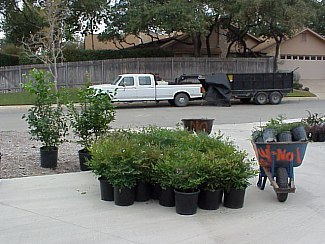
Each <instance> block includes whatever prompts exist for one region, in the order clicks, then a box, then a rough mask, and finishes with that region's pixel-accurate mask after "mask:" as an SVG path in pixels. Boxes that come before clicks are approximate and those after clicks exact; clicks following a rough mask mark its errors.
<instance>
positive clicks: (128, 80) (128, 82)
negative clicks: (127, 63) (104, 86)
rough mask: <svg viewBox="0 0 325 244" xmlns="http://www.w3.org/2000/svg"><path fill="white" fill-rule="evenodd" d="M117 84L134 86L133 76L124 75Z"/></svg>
mask: <svg viewBox="0 0 325 244" xmlns="http://www.w3.org/2000/svg"><path fill="white" fill-rule="evenodd" d="M119 86H134V79H133V77H124V78H123V79H122V80H121V82H120V84H119Z"/></svg>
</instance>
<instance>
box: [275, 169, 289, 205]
mask: <svg viewBox="0 0 325 244" xmlns="http://www.w3.org/2000/svg"><path fill="white" fill-rule="evenodd" d="M276 183H277V184H278V186H279V188H288V171H287V169H286V168H281V167H280V168H278V169H277V171H276ZM276 195H277V198H278V201H279V202H285V201H286V200H287V198H288V193H277V194H276Z"/></svg>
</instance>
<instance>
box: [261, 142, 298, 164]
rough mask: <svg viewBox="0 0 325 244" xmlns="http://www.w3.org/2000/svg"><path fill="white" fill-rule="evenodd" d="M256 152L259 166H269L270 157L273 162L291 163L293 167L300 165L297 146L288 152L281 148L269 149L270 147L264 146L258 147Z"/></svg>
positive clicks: (270, 162)
mask: <svg viewBox="0 0 325 244" xmlns="http://www.w3.org/2000/svg"><path fill="white" fill-rule="evenodd" d="M257 152H258V158H259V163H260V165H261V166H271V164H272V156H274V160H275V162H288V163H290V162H293V163H294V164H295V165H300V164H301V163H302V154H301V150H300V148H299V146H297V147H296V148H294V149H293V150H290V151H288V150H287V149H286V148H283V147H278V148H276V147H273V148H272V149H271V146H270V145H266V146H265V148H262V147H259V148H258V149H257Z"/></svg>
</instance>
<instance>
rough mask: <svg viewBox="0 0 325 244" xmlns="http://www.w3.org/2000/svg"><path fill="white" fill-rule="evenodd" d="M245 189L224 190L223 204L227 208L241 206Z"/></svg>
mask: <svg viewBox="0 0 325 244" xmlns="http://www.w3.org/2000/svg"><path fill="white" fill-rule="evenodd" d="M245 191H246V189H229V190H227V191H224V199H223V206H225V207H227V208H234V209H238V208H242V207H243V206H244V200H245Z"/></svg>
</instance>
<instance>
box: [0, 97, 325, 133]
mask: <svg viewBox="0 0 325 244" xmlns="http://www.w3.org/2000/svg"><path fill="white" fill-rule="evenodd" d="M116 105H117V110H116V121H115V122H114V123H112V126H113V127H114V128H128V127H131V128H134V127H136V126H138V127H143V126H147V125H153V124H155V125H158V126H165V127H173V126H175V125H176V124H177V123H180V122H181V119H184V118H212V119H215V121H214V124H237V123H249V122H255V121H267V120H269V119H270V118H272V117H273V118H275V117H277V115H279V114H285V115H286V116H287V118H288V119H296V118H303V117H306V116H307V112H306V110H309V111H311V112H313V113H323V114H325V99H324V100H323V99H318V98H285V99H284V100H283V102H282V103H281V104H279V105H263V106H258V105H255V104H248V105H245V104H241V103H238V102H237V103H234V104H233V105H232V106H231V107H216V106H202V105H201V102H198V101H196V102H192V103H191V105H190V106H187V107H184V108H179V107H172V106H169V105H168V103H164V102H162V103H160V104H158V105H157V104H155V103H133V104H121V103H119V104H116ZM27 109H28V106H21V107H0V118H1V119H0V131H12V130H16V131H17V130H18V131H22V130H27V123H26V122H25V121H24V120H22V119H21V116H22V115H23V114H24V113H26V112H27Z"/></svg>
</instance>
